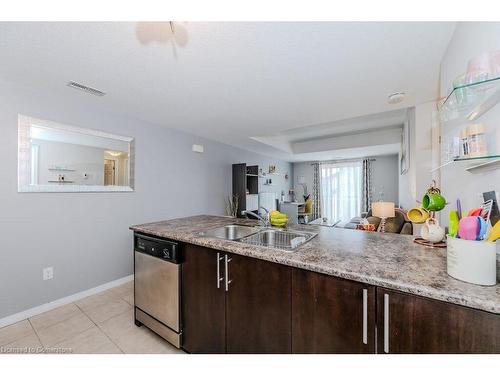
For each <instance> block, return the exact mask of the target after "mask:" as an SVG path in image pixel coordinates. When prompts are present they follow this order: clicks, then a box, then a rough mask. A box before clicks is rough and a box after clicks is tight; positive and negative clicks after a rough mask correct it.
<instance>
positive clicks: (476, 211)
mask: <svg viewBox="0 0 500 375" xmlns="http://www.w3.org/2000/svg"><path fill="white" fill-rule="evenodd" d="M481 212H483V209H482V208H473V209H472V210H470V211H469V213H468V214H467V216H481Z"/></svg>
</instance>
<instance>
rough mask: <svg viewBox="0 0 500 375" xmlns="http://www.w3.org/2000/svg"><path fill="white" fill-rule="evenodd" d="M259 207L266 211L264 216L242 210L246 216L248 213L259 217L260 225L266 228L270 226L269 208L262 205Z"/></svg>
mask: <svg viewBox="0 0 500 375" xmlns="http://www.w3.org/2000/svg"><path fill="white" fill-rule="evenodd" d="M259 209H262V210H264V211H265V212H266V216H265V217H262V216H260V215H257V214H255V213H253V212H252V211H243V213H244V214H245V215H247V216H248V215H250V216H253V217H255V218H257V219H259V221H260V223H261V225H263V226H264V227H266V228H268V227H270V226H271V218H270V213H269V210H268V209H267V208H265V207H262V206H260V207H259Z"/></svg>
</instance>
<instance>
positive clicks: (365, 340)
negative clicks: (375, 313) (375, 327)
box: [363, 289, 368, 345]
mask: <svg viewBox="0 0 500 375" xmlns="http://www.w3.org/2000/svg"><path fill="white" fill-rule="evenodd" d="M363 344H365V345H367V344H368V289H363Z"/></svg>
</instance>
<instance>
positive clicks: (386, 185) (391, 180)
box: [372, 155, 399, 205]
mask: <svg viewBox="0 0 500 375" xmlns="http://www.w3.org/2000/svg"><path fill="white" fill-rule="evenodd" d="M374 159H376V160H375V161H374V162H373V163H372V198H373V200H374V201H376V200H378V199H379V198H380V194H379V193H380V192H381V191H383V193H384V195H383V199H384V201H389V202H394V203H396V205H398V202H399V186H398V174H399V169H398V155H384V156H375V157H374Z"/></svg>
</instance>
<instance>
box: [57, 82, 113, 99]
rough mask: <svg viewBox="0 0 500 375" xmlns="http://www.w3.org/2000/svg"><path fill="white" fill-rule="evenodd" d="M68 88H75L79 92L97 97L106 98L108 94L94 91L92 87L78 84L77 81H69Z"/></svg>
mask: <svg viewBox="0 0 500 375" xmlns="http://www.w3.org/2000/svg"><path fill="white" fill-rule="evenodd" d="M67 86H68V87H71V88H74V89H77V90H81V91H83V92H86V93H87V94H91V95H95V96H104V95H106V93H105V92H104V91H101V90H97V89H94V88H93V87H90V86H85V85H82V84H81V83H78V82H75V81H69V82H68V83H67Z"/></svg>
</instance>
